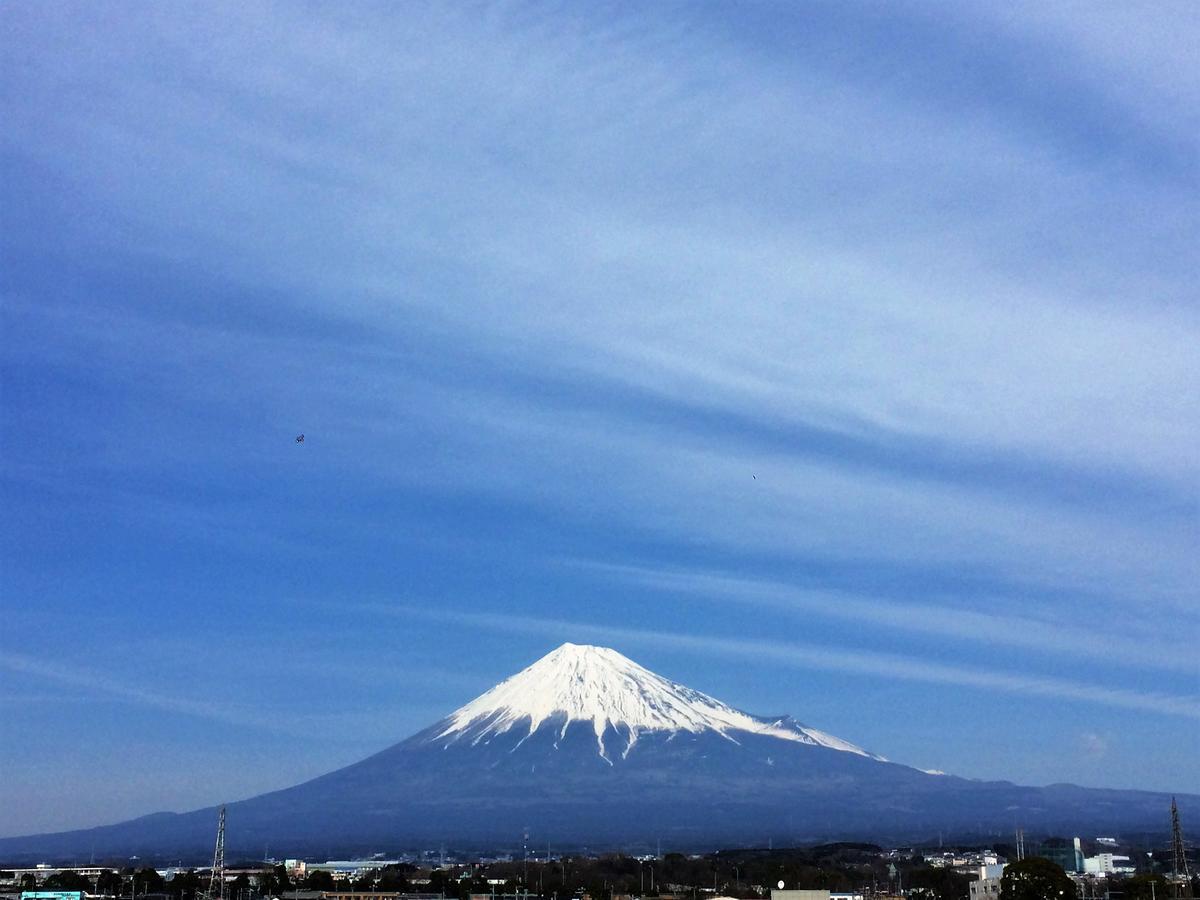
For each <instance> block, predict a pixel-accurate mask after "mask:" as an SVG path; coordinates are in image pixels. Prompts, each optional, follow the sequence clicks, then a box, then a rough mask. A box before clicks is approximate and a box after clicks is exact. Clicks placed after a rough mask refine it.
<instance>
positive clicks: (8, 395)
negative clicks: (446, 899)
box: [0, 2, 1200, 834]
mask: <svg viewBox="0 0 1200 900" xmlns="http://www.w3.org/2000/svg"><path fill="white" fill-rule="evenodd" d="M1198 40H1200V12H1198V10H1197V7H1196V6H1195V5H1193V4H1188V3H1174V4H1173V3H1156V4H1149V5H1145V6H1138V5H1137V4H1129V3H1120V4H1110V5H1105V4H1097V3H1087V4H1079V5H1075V4H1058V5H1054V6H1047V5H1046V4H1033V3H1030V4H1020V3H1017V4H1003V5H1001V4H994V5H991V6H988V5H986V4H969V5H964V4H946V5H938V4H932V3H916V4H906V3H895V4H887V5H883V4H861V5H860V4H854V3H844V2H839V3H828V4H826V3H815V2H814V3H805V4H794V3H787V4H771V3H754V4H744V5H733V4H696V3H688V4H670V3H659V4H649V5H647V4H628V5H626V4H613V5H601V4H561V5H560V4H537V5H526V4H504V5H465V4H464V5H459V6H451V5H450V4H440V5H429V6H424V7H416V6H397V5H395V4H378V5H376V4H368V3H358V4H353V5H344V6H341V7H337V6H333V5H330V4H307V5H305V4H278V5H276V4H269V3H258V4H228V5H219V4H170V5H150V4H143V5H131V4H83V3H79V4H58V3H15V4H7V5H6V6H5V7H4V9H3V11H2V12H0V49H2V51H3V52H0V84H2V85H3V88H2V89H0V90H2V93H0V117H2V119H3V121H4V127H3V128H2V129H0V178H2V179H3V197H4V200H3V203H2V204H0V254H2V260H3V265H2V266H0V304H2V305H0V315H2V319H0V322H2V326H3V333H4V340H3V342H2V344H0V373H2V382H0V388H2V395H0V401H2V403H0V414H2V422H0V424H2V426H3V427H2V429H0V441H2V443H0V453H2V463H3V466H2V480H0V491H2V494H0V501H2V503H3V507H4V510H5V514H4V518H3V525H2V527H0V553H2V556H0V563H2V584H0V587H2V594H0V603H2V617H0V629H2V634H0V716H2V717H3V721H4V725H5V727H4V733H5V734H6V736H7V738H6V739H5V740H4V741H2V742H0V768H2V774H3V776H4V777H3V781H4V783H5V785H6V789H5V793H6V799H5V803H4V804H3V806H2V808H0V834H19V833H26V832H29V831H35V830H44V829H59V828H68V827H79V826H87V825H93V824H99V823H103V822H107V821H113V820H117V819H120V818H124V817H128V816H133V815H137V814H142V813H146V812H150V811H154V810H159V809H184V808H189V807H195V806H200V805H205V804H210V803H216V802H220V801H223V800H227V799H234V798H238V797H242V796H247V795H250V794H254V793H258V792H261V791H263V790H267V789H271V788H277V787H281V786H285V785H287V784H290V783H293V782H295V781H297V780H300V779H302V778H305V777H308V776H312V775H316V774H319V773H321V772H323V771H326V770H328V769H330V768H333V767H335V766H338V765H341V764H345V763H349V762H352V761H354V760H356V759H358V758H360V757H362V756H364V755H367V754H368V753H371V752H374V751H375V750H378V749H380V748H382V747H384V746H386V745H388V744H390V743H392V742H394V741H396V740H399V739H401V738H403V737H405V736H406V735H408V734H410V733H412V732H413V731H415V730H417V729H419V728H421V727H423V726H424V725H426V724H428V723H430V722H432V721H433V720H435V719H437V718H439V717H440V716H441V715H443V714H445V713H447V712H449V711H450V710H451V709H453V708H455V707H456V706H458V705H460V704H462V703H463V702H465V701H467V700H468V699H470V698H471V697H473V696H475V695H476V694H478V693H480V692H481V691H483V690H484V689H486V688H487V687H489V686H491V685H492V684H493V683H495V682H496V681H498V680H500V679H501V678H503V677H505V676H507V675H508V674H511V673H512V672H514V671H516V670H517V669H519V668H521V667H523V666H524V665H526V664H528V663H529V662H531V661H532V660H533V659H535V658H537V657H538V656H540V655H542V654H543V653H545V652H547V651H548V650H550V649H552V648H553V647H554V646H556V645H557V644H559V643H561V642H563V641H566V640H572V641H576V642H592V643H602V644H606V645H609V646H613V647H615V648H617V649H618V650H620V651H622V652H623V653H625V654H627V655H629V656H631V657H632V658H634V659H636V660H637V661H639V662H641V663H643V664H644V665H646V666H648V667H649V668H651V669H654V670H656V671H658V672H660V673H662V674H664V675H667V676H669V677H672V678H674V679H676V680H679V681H682V682H684V683H687V684H689V685H691V686H693V687H696V688H698V689H701V690H704V691H706V692H709V693H711V694H714V695H715V696H717V697H720V698H721V699H723V700H725V701H727V702H730V703H732V704H734V705H736V706H739V707H742V708H745V709H747V710H749V711H751V712H757V713H784V712H787V713H791V714H793V715H795V716H797V717H798V718H800V719H801V720H802V721H805V722H807V723H809V724H811V725H814V726H816V727H819V728H821V729H824V730H826V731H829V732H832V733H834V734H837V735H839V736H842V737H845V738H847V739H849V740H851V741H854V742H855V743H858V744H861V745H863V746H865V747H868V748H869V749H871V750H873V751H876V752H879V753H883V754H885V755H887V756H889V757H891V758H893V759H896V760H898V761H901V762H906V763H911V764H914V765H918V766H921V767H925V768H938V769H943V770H946V771H950V772H954V773H956V774H962V775H966V776H972V777H982V778H1000V777H1002V778H1009V779H1012V780H1016V781H1021V782H1027V783H1050V782H1055V781H1074V782H1077V783H1083V784H1091V785H1106V786H1136V787H1145V788H1154V789H1163V790H1179V791H1194V792H1200V753H1197V752H1196V748H1197V746H1198V745H1200V664H1198V663H1197V661H1196V657H1197V654H1196V652H1195V650H1194V647H1195V646H1197V645H1200V603H1198V599H1200V598H1198V595H1197V588H1196V585H1197V584H1198V583H1200V553H1198V552H1197V544H1198V538H1200V525H1198V523H1200V496H1198V489H1197V485H1198V484H1200V480H1198V476H1200V465H1198V463H1197V454H1196V448H1197V447H1198V446H1200V410H1198V407H1197V399H1196V398H1197V396H1200V354H1198V353H1197V352H1196V347H1197V346H1200V308H1198V306H1197V302H1196V301H1197V293H1196V290H1197V289H1196V285H1197V284H1200V257H1198V255H1197V253H1196V235H1197V233H1198V229H1200V201H1198V199H1197V198H1200V152H1198V151H1200V137H1198V136H1200V66H1198V65H1197V63H1196V60H1195V55H1194V47H1195V45H1196V42H1197V41H1198ZM300 432H303V433H304V434H305V435H306V441H305V443H304V444H303V445H297V444H295V443H294V441H293V437H294V436H295V435H296V434H297V433H300ZM14 737H15V738H17V739H14Z"/></svg>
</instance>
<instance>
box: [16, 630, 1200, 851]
mask: <svg viewBox="0 0 1200 900" xmlns="http://www.w3.org/2000/svg"><path fill="white" fill-rule="evenodd" d="M987 739H988V740H994V739H995V738H994V737H992V738H987ZM1179 805H1180V808H1181V810H1184V811H1185V812H1188V813H1190V814H1191V815H1200V797H1198V796H1180V797H1179ZM1169 806H1170V796H1169V795H1165V794H1155V793H1150V792H1144V791H1128V790H1100V789H1088V788H1081V787H1077V786H1074V785H1067V784H1059V785H1052V786H1049V787H1021V786H1018V785H1014V784H1012V783H1010V782H982V781H973V780H968V779H964V778H958V777H954V776H950V775H943V774H941V773H930V772H925V771H922V770H919V769H915V768H912V767H909V766H905V765H900V764H897V763H893V762H890V761H888V760H887V759H885V758H884V757H882V756H879V755H877V754H875V753H871V752H869V751H867V750H864V749H863V748H861V747H858V746H856V745H854V744H852V743H850V742H849V741H845V740H842V739H840V738H837V737H834V736H832V735H830V734H827V733H825V732H823V731H819V730H817V729H815V728H810V727H808V726H806V725H803V724H801V723H799V722H797V721H795V720H793V719H791V718H789V717H786V716H784V717H760V716H753V715H749V714H748V713H745V712H742V711H740V710H737V709H734V708H733V707H731V706H728V705H726V704H724V703H722V702H720V701H719V700H716V699H714V698H712V697H710V696H708V695H706V694H702V693H700V692H699V691H695V690H692V689H690V688H687V687H685V686H683V685H681V684H677V683H676V682H673V681H670V680H668V679H666V678H663V677H662V676H660V675H656V674H655V673H653V672H651V671H649V670H647V669H645V668H643V667H642V666H640V665H638V664H637V663H635V662H633V661H632V660H630V659H628V658H626V657H624V656H622V655H621V654H620V653H618V652H616V651H615V650H610V649H607V648H604V647H590V646H580V645H575V644H564V645H562V646H561V647H559V648H557V649H556V650H554V651H552V652H551V653H549V654H548V655H547V656H545V657H543V658H542V659H540V660H538V661H537V662H535V663H534V664H533V665H531V666H529V667H528V668H527V669H525V670H523V671H521V672H519V673H518V674H516V675H514V676H513V677H511V678H509V679H507V680H506V681H504V682H502V683H500V684H499V685H497V686H496V687H494V688H492V689H491V690H489V691H487V692H486V693H484V694H482V695H480V696H479V697H477V698H476V699H474V700H472V701H471V702H470V703H468V704H466V705H465V706H463V707H461V708H459V709H457V710H455V711H454V712H453V713H451V714H450V715H449V716H447V717H446V718H444V719H442V720H441V721H439V722H437V723H435V724H434V725H432V726H430V727H429V728H426V729H425V730H424V731H421V732H419V733H417V734H415V735H413V736H412V737H410V738H408V739H407V740H405V741H402V742H401V743H399V744H396V745H394V746H392V747H389V748H388V749H386V750H383V751H382V752H380V753H377V754H375V755H374V756H371V757H368V758H367V759H364V760H362V761H361V762H358V763H355V764H353V765H350V766H347V767H346V768H343V769H339V770H337V771H335V772H331V773H329V774H327V775H323V776H321V777H319V778H316V779H313V780H312V781H308V782H305V783H303V784H299V785H296V786H295V787H291V788H287V789H285V790H281V791H275V792H273V793H269V794H263V795H261V796H257V797H252V798H250V799H247V800H242V801H239V802H236V803H231V804H229V805H228V824H227V841H228V844H229V847H230V848H231V850H232V851H235V852H236V851H237V850H242V851H244V852H246V853H251V852H256V851H257V850H258V849H260V848H262V847H263V846H264V845H266V844H269V845H270V846H272V847H275V848H281V849H286V852H288V853H296V854H305V853H335V852H347V853H353V852H367V851H372V850H376V849H384V848H400V847H419V846H431V845H435V844H437V843H440V842H447V841H452V842H455V843H456V844H458V845H460V846H462V845H469V846H475V847H500V846H512V845H515V843H516V842H518V841H519V840H520V839H521V838H522V836H523V835H524V834H526V833H528V834H529V835H530V837H531V838H532V839H533V840H535V841H537V842H538V843H542V842H545V841H547V840H551V841H553V842H554V844H555V845H556V846H559V847H569V846H576V847H578V846H584V845H586V846H589V847H593V848H603V847H618V846H633V845H639V844H640V845H649V844H652V843H653V842H654V841H656V840H664V841H668V842H670V844H671V845H672V846H675V847H688V848H702V847H712V846H718V845H734V844H742V845H747V844H751V845H762V844H764V843H766V842H767V841H768V840H776V841H781V842H791V843H803V842H807V841H815V840H827V839H834V838H866V837H870V838H896V839H903V840H910V839H920V838H922V837H928V836H929V835H933V834H936V833H938V832H944V833H951V834H954V833H958V834H961V835H983V834H987V833H1002V834H1009V833H1011V830H1012V828H1013V827H1014V825H1016V826H1020V827H1023V828H1025V829H1027V830H1037V829H1042V830H1045V831H1061V832H1064V833H1066V832H1072V831H1078V830H1081V829H1085V828H1088V829H1101V830H1103V831H1104V832H1116V833H1120V832H1121V831H1123V830H1124V831H1128V830H1138V831H1144V830H1147V829H1153V830H1160V829H1161V828H1163V827H1164V824H1163V823H1164V821H1165V817H1166V814H1167V813H1166V811H1167V810H1168V809H1169ZM215 821H216V811H215V808H208V809H202V810H195V811H193V812H189V813H182V814H175V813H156V814H154V815H150V816H145V817H142V818H139V819H134V820H131V821H128V822H123V823H120V824H116V825H109V826H104V827H100V828H93V829H88V830H83V831H72V832H62V833H58V834H43V835H34V836H30V837H23V838H6V839H0V860H9V861H16V860H20V859H26V858H34V857H36V858H38V859H43V858H63V857H70V856H75V855H79V854H84V853H96V854H100V855H118V854H119V855H122V856H128V855H130V854H137V855H139V856H142V857H168V856H169V857H172V858H177V857H190V858H195V859H202V858H203V854H204V852H206V851H207V852H209V853H211V842H212V834H213V829H214V823H215Z"/></svg>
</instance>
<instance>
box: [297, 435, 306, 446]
mask: <svg viewBox="0 0 1200 900" xmlns="http://www.w3.org/2000/svg"><path fill="white" fill-rule="evenodd" d="M296 443H297V444H303V443H304V435H302V434H298V435H296Z"/></svg>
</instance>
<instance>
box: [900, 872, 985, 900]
mask: <svg viewBox="0 0 1200 900" xmlns="http://www.w3.org/2000/svg"><path fill="white" fill-rule="evenodd" d="M970 883H971V881H970V879H969V878H967V876H965V875H960V874H958V873H957V872H955V871H954V870H953V869H947V868H936V869H935V868H934V867H932V866H926V867H921V868H917V869H913V870H912V871H911V872H909V873H908V876H907V877H906V878H905V880H904V884H905V886H906V887H909V888H911V889H912V892H911V893H912V896H913V897H922V898H927V900H964V898H965V897H966V896H967V894H968V893H970V887H969V885H970Z"/></svg>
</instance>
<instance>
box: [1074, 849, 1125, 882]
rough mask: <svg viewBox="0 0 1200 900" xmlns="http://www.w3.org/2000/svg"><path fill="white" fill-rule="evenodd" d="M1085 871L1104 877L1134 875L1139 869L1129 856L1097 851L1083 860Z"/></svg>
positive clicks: (1085, 872) (1088, 873)
mask: <svg viewBox="0 0 1200 900" xmlns="http://www.w3.org/2000/svg"><path fill="white" fill-rule="evenodd" d="M1083 871H1084V874H1087V875H1096V876H1099V877H1100V878H1104V877H1105V876H1108V875H1132V874H1133V873H1134V872H1136V871H1137V869H1136V868H1135V867H1134V865H1133V862H1132V860H1130V858H1129V857H1128V856H1120V855H1118V854H1115V853H1097V854H1096V855H1095V856H1089V857H1087V858H1086V859H1085V860H1084V861H1083Z"/></svg>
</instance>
